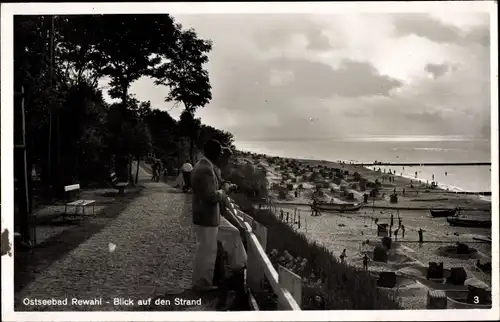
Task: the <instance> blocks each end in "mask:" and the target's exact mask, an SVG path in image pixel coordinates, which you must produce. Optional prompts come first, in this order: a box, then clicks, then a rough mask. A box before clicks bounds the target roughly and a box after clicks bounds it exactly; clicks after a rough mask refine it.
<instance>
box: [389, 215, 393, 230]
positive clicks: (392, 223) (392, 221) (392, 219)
mask: <svg viewBox="0 0 500 322" xmlns="http://www.w3.org/2000/svg"><path fill="white" fill-rule="evenodd" d="M389 226H391V227H392V226H394V214H392V213H391V224H390V225H389Z"/></svg>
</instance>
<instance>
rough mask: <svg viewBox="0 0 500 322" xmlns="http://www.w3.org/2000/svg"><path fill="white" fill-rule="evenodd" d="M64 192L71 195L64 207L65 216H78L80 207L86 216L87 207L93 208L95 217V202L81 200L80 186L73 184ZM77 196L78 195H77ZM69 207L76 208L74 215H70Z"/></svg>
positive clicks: (65, 188)
mask: <svg viewBox="0 0 500 322" xmlns="http://www.w3.org/2000/svg"><path fill="white" fill-rule="evenodd" d="M64 191H65V192H67V193H68V194H69V198H68V200H69V201H68V202H66V204H65V206H64V214H63V215H77V211H78V207H81V208H82V215H85V207H86V206H92V215H94V216H95V200H85V199H80V185H79V184H73V185H69V186H65V187H64ZM75 194H76V195H75ZM68 206H74V207H75V212H74V214H68Z"/></svg>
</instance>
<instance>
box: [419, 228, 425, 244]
mask: <svg viewBox="0 0 500 322" xmlns="http://www.w3.org/2000/svg"><path fill="white" fill-rule="evenodd" d="M418 242H419V243H423V242H424V231H423V230H422V228H420V229H419V230H418Z"/></svg>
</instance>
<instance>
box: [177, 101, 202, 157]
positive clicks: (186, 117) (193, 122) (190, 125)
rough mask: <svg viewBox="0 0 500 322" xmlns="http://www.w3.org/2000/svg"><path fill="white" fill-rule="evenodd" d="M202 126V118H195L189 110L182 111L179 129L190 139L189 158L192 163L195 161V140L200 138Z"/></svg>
mask: <svg viewBox="0 0 500 322" xmlns="http://www.w3.org/2000/svg"><path fill="white" fill-rule="evenodd" d="M200 127H201V121H200V119H197V118H195V117H194V115H193V113H191V112H189V111H188V110H184V111H183V112H182V113H181V116H180V119H179V129H180V132H181V134H182V135H183V136H184V137H186V138H187V139H188V141H189V158H190V160H191V163H194V162H195V158H194V148H195V142H196V141H197V139H198V135H199V131H200Z"/></svg>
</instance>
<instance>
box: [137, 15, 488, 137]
mask: <svg viewBox="0 0 500 322" xmlns="http://www.w3.org/2000/svg"><path fill="white" fill-rule="evenodd" d="M175 18H176V19H177V20H178V21H179V22H181V23H182V24H183V25H184V26H185V27H187V28H190V27H192V28H194V29H195V30H196V31H197V33H198V34H199V35H200V36H202V37H204V38H209V39H211V40H213V42H214V47H213V50H212V52H211V53H210V62H209V63H208V64H207V65H206V68H207V69H208V71H209V73H210V78H211V84H212V87H213V90H212V95H213V99H212V102H211V103H210V104H209V105H207V106H206V107H204V108H202V109H200V110H199V112H198V113H197V116H200V117H201V118H202V120H203V122H205V123H208V124H211V125H213V126H216V127H218V128H222V129H226V130H229V131H231V132H232V133H234V134H235V136H236V139H237V140H245V139H251V138H257V137H259V138H273V137H274V138H278V137H279V138H281V137H284V136H287V135H292V134H295V136H297V135H298V134H300V135H303V136H305V137H317V136H322V137H325V136H338V135H345V136H350V135H370V134H376V135H380V134H382V135H383V134H388V135H398V134H400V135H405V134H421V135H425V134H443V135H445V134H464V135H480V134H484V135H487V132H488V130H489V114H490V103H489V102H490V100H489V97H490V74H489V73H490V71H489V59H490V58H489V55H490V46H489V16H488V14H484V13H482V14H479V13H474V12H472V13H463V12H461V13H453V12H446V13H443V12H442V13H436V12H434V13H430V14H424V13H420V14H411V13H404V14H385V13H384V14H382V13H380V14H379V13H370V14H337V15H326V14H325V15H305V14H304V15H298V14H294V15H290V14H286V15H285V14H282V15H276V14H272V15H271V14H269V15H262V14H260V15H257V14H254V15H243V14H225V15H223V14H217V15H208V14H207V15H200V14H198V15H175ZM429 66H430V67H429ZM437 66H441V69H439V70H444V71H445V72H439V73H436V72H435V70H436V68H437ZM430 70H433V71H434V72H432V73H431V72H430ZM438 74H439V77H437V76H436V75H438ZM131 92H133V93H136V95H137V98H138V99H140V100H151V101H152V104H153V106H154V107H157V108H161V109H170V108H171V106H172V104H171V103H165V102H164V97H165V96H166V95H167V89H166V88H162V87H155V86H154V85H153V84H152V81H151V80H148V79H141V80H139V81H138V82H136V83H134V84H133V85H132V88H131ZM170 113H171V114H172V115H173V116H174V117H177V116H178V115H179V114H180V108H178V109H174V110H171V111H170ZM311 117H316V118H318V120H319V121H318V122H315V124H314V126H311V124H310V121H309V120H310V118H311ZM395 123H397V125H394V124H395ZM463 124H467V126H463Z"/></svg>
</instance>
